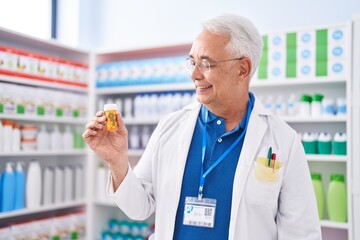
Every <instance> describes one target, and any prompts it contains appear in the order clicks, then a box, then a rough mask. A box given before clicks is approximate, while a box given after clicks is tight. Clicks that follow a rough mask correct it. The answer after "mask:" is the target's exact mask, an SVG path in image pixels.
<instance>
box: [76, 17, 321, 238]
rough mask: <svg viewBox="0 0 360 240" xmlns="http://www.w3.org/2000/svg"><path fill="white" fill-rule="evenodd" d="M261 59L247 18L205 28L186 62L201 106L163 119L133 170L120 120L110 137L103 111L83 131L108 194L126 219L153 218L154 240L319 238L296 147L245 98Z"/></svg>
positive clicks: (281, 126)
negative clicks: (105, 176)
mask: <svg viewBox="0 0 360 240" xmlns="http://www.w3.org/2000/svg"><path fill="white" fill-rule="evenodd" d="M261 52H262V40H261V36H260V35H259V33H258V31H257V29H256V28H255V26H254V25H253V24H252V23H251V22H250V21H249V20H247V19H246V18H243V17H239V16H234V15H223V16H219V17H217V18H214V19H211V20H209V21H207V22H206V23H205V24H204V26H203V30H202V32H201V33H200V34H199V35H198V36H197V37H196V39H195V41H194V42H193V45H192V48H191V50H190V53H189V58H188V59H187V65H188V67H189V69H190V75H191V79H192V80H193V82H194V85H195V88H196V95H197V100H198V102H199V103H200V104H199V103H194V104H192V105H190V106H187V107H185V108H184V109H182V110H179V111H177V112H174V113H171V114H169V115H167V116H165V117H164V118H163V119H162V120H161V121H160V122H159V124H158V126H157V128H156V129H155V131H154V133H153V135H152V137H151V139H150V141H149V144H148V146H147V148H146V150H145V152H144V154H143V156H142V158H141V159H140V161H139V163H138V164H137V166H136V168H135V169H134V170H133V169H131V168H130V167H129V164H128V157H127V149H128V146H127V130H126V128H125V126H124V124H123V122H122V120H121V116H120V114H118V115H117V118H118V123H119V125H120V127H119V130H118V131H116V132H108V131H107V130H105V128H104V124H105V122H106V119H105V117H104V115H103V113H102V112H99V113H97V114H96V116H95V118H94V119H93V121H91V122H89V123H88V124H87V127H86V128H87V129H86V131H85V132H84V134H83V138H84V139H85V141H86V142H87V143H88V145H89V146H90V147H91V148H92V149H93V150H94V151H95V152H96V153H97V155H98V156H99V157H101V158H102V159H104V160H105V161H106V162H107V163H108V165H109V168H110V171H111V177H110V179H109V185H108V194H109V195H110V196H111V197H112V198H114V199H115V201H116V203H117V205H118V206H119V208H121V209H122V210H123V211H124V213H125V214H127V215H128V216H129V217H130V218H133V219H136V220H143V219H146V218H148V217H149V216H150V215H151V214H152V213H154V212H155V219H156V220H155V233H154V235H153V236H152V238H151V239H158V240H167V239H177V240H200V239H204V240H205V239H206V240H212V239H214V240H215V239H216V240H223V239H231V240H232V239H245V240H250V239H251V240H274V239H284V240H296V239H299V240H300V239H301V240H304V239H317V240H318V239H321V231H320V225H319V220H318V216H317V209H316V201H315V196H314V191H313V187H312V184H311V179H310V174H309V170H308V166H307V162H306V159H305V154H304V151H303V148H302V145H301V142H300V140H299V139H298V138H297V134H296V132H295V131H294V130H292V129H291V128H290V127H289V126H288V125H287V124H286V123H285V122H283V121H282V120H280V119H278V118H277V117H276V116H273V115H272V114H271V113H270V112H269V111H267V110H266V109H264V108H263V106H262V105H261V104H260V103H259V101H257V99H256V98H255V97H254V95H253V94H252V93H249V83H250V79H251V76H252V75H253V74H254V71H255V69H256V67H257V65H258V63H259V59H260V55H261Z"/></svg>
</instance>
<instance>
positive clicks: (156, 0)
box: [79, 0, 360, 50]
mask: <svg viewBox="0 0 360 240" xmlns="http://www.w3.org/2000/svg"><path fill="white" fill-rule="evenodd" d="M356 12H360V1H358V0H343V1H338V0H303V1H291V0H290V1H289V0H272V1H268V0H255V1H241V0H237V1H236V0H222V1H215V0H197V1H193V0H178V1H166V0H152V1H148V0H132V1H115V0H102V1H96V0H80V36H79V44H80V46H81V47H84V48H91V49H94V48H96V49H101V50H115V49H116V50H121V49H129V48H130V49H132V48H142V47H151V46H161V45H172V44H178V43H188V42H191V41H192V40H193V38H194V37H195V36H196V34H197V33H198V31H199V30H200V28H201V22H203V21H204V20H206V19H208V18H211V17H213V16H216V15H218V14H221V13H236V14H239V15H243V16H245V17H248V18H250V19H251V20H252V21H253V22H254V23H255V24H256V25H257V26H258V28H259V30H260V31H261V32H266V31H272V30H278V29H279V30H280V29H293V28H298V27H306V26H314V25H320V26H321V25H326V24H331V23H339V22H344V21H348V20H351V18H352V15H353V14H354V13H356Z"/></svg>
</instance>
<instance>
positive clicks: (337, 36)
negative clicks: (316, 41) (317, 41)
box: [327, 25, 347, 46]
mask: <svg viewBox="0 0 360 240" xmlns="http://www.w3.org/2000/svg"><path fill="white" fill-rule="evenodd" d="M346 35H347V28H346V26H345V25H338V26H333V27H330V28H328V29H327V36H328V45H342V46H346V41H347V36H346Z"/></svg>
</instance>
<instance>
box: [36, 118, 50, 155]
mask: <svg viewBox="0 0 360 240" xmlns="http://www.w3.org/2000/svg"><path fill="white" fill-rule="evenodd" d="M36 148H37V150H49V149H50V134H49V133H48V131H47V130H46V126H45V125H44V124H42V125H41V127H40V131H39V132H38V135H37V138H36Z"/></svg>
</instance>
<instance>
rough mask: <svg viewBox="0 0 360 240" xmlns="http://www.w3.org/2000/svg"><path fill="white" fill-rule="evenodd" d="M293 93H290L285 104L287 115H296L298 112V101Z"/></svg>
mask: <svg viewBox="0 0 360 240" xmlns="http://www.w3.org/2000/svg"><path fill="white" fill-rule="evenodd" d="M296 99H297V98H296V96H295V94H291V95H290V97H289V100H288V104H287V114H288V115H289V116H296V115H297V114H298V102H297V101H296Z"/></svg>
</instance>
